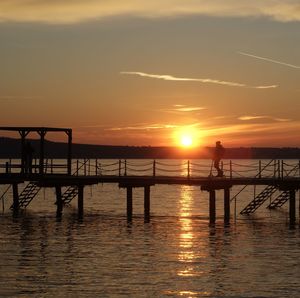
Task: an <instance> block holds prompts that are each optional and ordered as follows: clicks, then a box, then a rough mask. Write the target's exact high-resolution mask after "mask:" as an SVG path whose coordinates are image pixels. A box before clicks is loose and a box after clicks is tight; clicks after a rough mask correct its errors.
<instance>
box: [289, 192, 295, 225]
mask: <svg viewBox="0 0 300 298" xmlns="http://www.w3.org/2000/svg"><path fill="white" fill-rule="evenodd" d="M289 215H290V225H294V224H295V222H296V194H295V190H294V189H291V190H290V206H289Z"/></svg>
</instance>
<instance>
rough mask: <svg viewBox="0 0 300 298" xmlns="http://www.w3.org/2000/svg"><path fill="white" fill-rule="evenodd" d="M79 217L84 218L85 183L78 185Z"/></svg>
mask: <svg viewBox="0 0 300 298" xmlns="http://www.w3.org/2000/svg"><path fill="white" fill-rule="evenodd" d="M77 187H78V218H80V219H82V218H83V187H84V186H83V185H78V186H77Z"/></svg>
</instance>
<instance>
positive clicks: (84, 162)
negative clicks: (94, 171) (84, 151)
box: [83, 158, 86, 176]
mask: <svg viewBox="0 0 300 298" xmlns="http://www.w3.org/2000/svg"><path fill="white" fill-rule="evenodd" d="M83 165H84V167H83V168H84V176H86V159H85V158H84V159H83Z"/></svg>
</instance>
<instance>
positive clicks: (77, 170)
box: [76, 159, 79, 176]
mask: <svg viewBox="0 0 300 298" xmlns="http://www.w3.org/2000/svg"><path fill="white" fill-rule="evenodd" d="M78 172H79V168H78V159H77V160H76V173H77V176H78V175H79V173H78Z"/></svg>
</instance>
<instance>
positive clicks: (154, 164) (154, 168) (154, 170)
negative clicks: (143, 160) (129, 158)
mask: <svg viewBox="0 0 300 298" xmlns="http://www.w3.org/2000/svg"><path fill="white" fill-rule="evenodd" d="M155 175H156V161H155V160H153V177H155Z"/></svg>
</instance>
